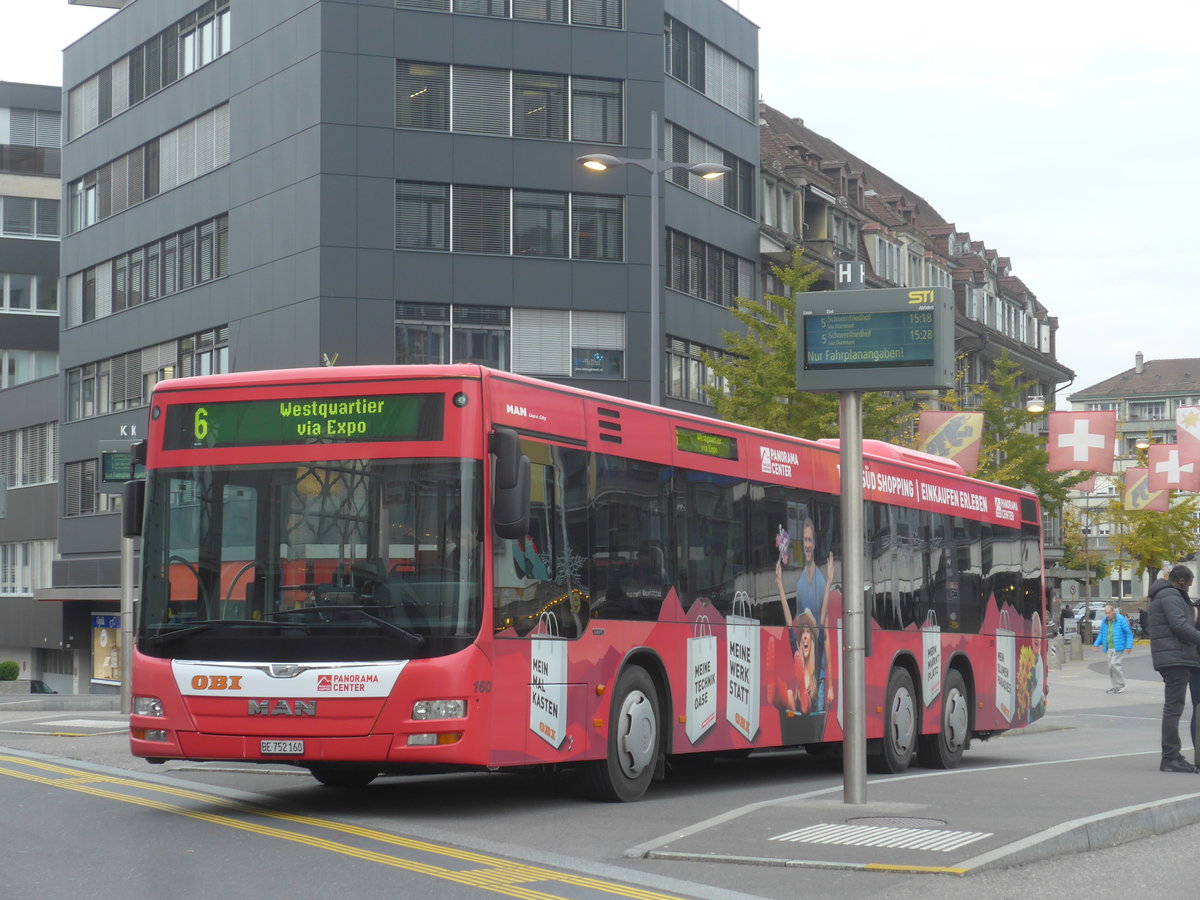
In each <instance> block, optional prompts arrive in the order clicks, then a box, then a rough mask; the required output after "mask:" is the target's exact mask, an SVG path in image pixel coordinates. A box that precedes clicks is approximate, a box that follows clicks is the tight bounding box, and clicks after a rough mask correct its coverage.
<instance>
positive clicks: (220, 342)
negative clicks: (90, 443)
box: [65, 325, 229, 422]
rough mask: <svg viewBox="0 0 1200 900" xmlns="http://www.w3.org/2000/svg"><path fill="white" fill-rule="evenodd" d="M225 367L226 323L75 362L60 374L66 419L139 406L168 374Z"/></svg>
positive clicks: (202, 372) (209, 372) (198, 372)
mask: <svg viewBox="0 0 1200 900" xmlns="http://www.w3.org/2000/svg"><path fill="white" fill-rule="evenodd" d="M228 371H229V326H227V325H222V326H220V327H219V328H212V329H208V330H207V331H202V332H200V333H198V334H191V335H186V336H184V337H182V338H179V339H178V340H174V341H166V342H164V343H162V344H155V345H154V346H151V347H145V348H143V349H141V350H134V351H133V352H131V353H123V354H121V355H120V356H113V357H110V358H108V359H102V360H99V361H98V362H93V363H87V364H86V365H82V366H76V367H75V368H73V369H68V370H67V371H66V373H65V376H66V379H65V380H66V390H67V402H66V411H67V421H68V422H75V421H79V420H81V419H90V418H92V417H94V416H103V415H107V414H108V413H112V412H120V411H121V410H125V409H135V408H137V407H139V406H144V405H146V404H147V403H148V402H149V401H150V392H151V391H152V390H153V389H154V386H155V385H156V384H158V382H160V381H164V380H166V379H169V378H176V377H181V376H184V377H186V376H189V375H213V374H218V373H221V372H228Z"/></svg>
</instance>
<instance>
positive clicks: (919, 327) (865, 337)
mask: <svg viewBox="0 0 1200 900" xmlns="http://www.w3.org/2000/svg"><path fill="white" fill-rule="evenodd" d="M932 363H933V311H932V310H928V309H926V310H922V311H909V310H901V311H898V312H859V313H848V314H841V315H838V314H833V315H823V316H822V315H816V316H805V318H804V367H805V368H806V369H812V368H822V369H846V368H873V367H877V366H927V365H931V364H932Z"/></svg>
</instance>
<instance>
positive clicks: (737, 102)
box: [663, 16, 758, 121]
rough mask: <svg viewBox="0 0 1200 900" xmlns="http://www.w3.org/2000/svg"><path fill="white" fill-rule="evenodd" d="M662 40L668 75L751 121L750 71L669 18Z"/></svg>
mask: <svg viewBox="0 0 1200 900" xmlns="http://www.w3.org/2000/svg"><path fill="white" fill-rule="evenodd" d="M663 37H664V53H665V61H664V68H665V71H666V73H667V74H668V75H670V76H671V77H673V78H677V79H678V80H680V81H682V82H683V83H684V84H686V85H687V86H688V87H691V88H694V89H695V90H697V91H699V92H700V93H702V94H704V96H706V97H708V98H709V99H710V100H713V101H714V102H716V103H719V104H720V105H721V106H723V107H725V108H726V109H727V110H729V111H730V112H733V113H737V114H738V115H739V116H741V117H742V118H743V119H749V120H750V121H755V118H756V113H757V109H758V107H757V104H756V103H755V97H756V96H757V95H756V93H755V89H754V70H753V69H751V68H750V67H749V66H747V65H745V64H743V63H741V62H739V61H738V60H736V59H734V58H733V57H732V56H730V55H729V54H728V53H726V52H725V51H724V50H722V49H721V48H720V47H718V46H716V45H715V44H712V43H710V42H709V41H707V40H705V39H704V37H703V36H702V35H700V34H699V33H698V32H696V31H694V30H693V29H691V28H688V27H687V26H686V25H684V24H683V23H682V22H680V21H679V20H678V19H675V18H673V17H672V16H667V17H666V21H665V27H664V34H663Z"/></svg>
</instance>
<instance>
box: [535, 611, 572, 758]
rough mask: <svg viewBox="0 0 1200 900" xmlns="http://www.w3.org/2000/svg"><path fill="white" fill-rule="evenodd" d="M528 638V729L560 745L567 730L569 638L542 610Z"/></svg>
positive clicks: (556, 745)
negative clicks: (560, 633)
mask: <svg viewBox="0 0 1200 900" xmlns="http://www.w3.org/2000/svg"><path fill="white" fill-rule="evenodd" d="M533 633H534V637H533V638H532V639H531V640H530V641H529V730H530V731H532V732H533V733H534V734H536V735H537V736H538V737H540V738H541V739H542V740H544V741H545V742H546V743H548V744H549V745H550V746H551V747H554V748H557V747H558V746H559V745H560V744H561V743H562V742H563V738H564V737H566V734H567V641H566V639H565V638H563V637H560V636H559V631H558V619H557V617H555V616H554V614H553V613H542V615H541V618H539V619H538V624H537V628H536V629H534V632H533Z"/></svg>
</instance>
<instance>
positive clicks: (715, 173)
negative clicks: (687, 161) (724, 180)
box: [688, 163, 733, 180]
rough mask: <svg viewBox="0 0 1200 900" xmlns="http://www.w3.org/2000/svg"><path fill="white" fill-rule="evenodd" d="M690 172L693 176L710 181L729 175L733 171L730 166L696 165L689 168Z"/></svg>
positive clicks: (715, 164) (716, 164)
mask: <svg viewBox="0 0 1200 900" xmlns="http://www.w3.org/2000/svg"><path fill="white" fill-rule="evenodd" d="M688 171H689V172H691V173H692V174H693V175H699V176H700V177H701V178H707V179H709V180H711V179H713V178H720V177H721V176H722V175H728V174H729V173H730V172H732V171H733V169H731V168H729V166H722V165H720V164H719V163H696V164H695V165H691V166H688Z"/></svg>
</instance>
